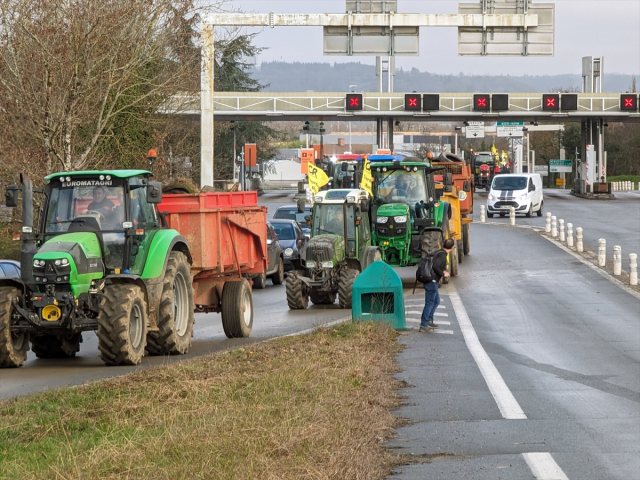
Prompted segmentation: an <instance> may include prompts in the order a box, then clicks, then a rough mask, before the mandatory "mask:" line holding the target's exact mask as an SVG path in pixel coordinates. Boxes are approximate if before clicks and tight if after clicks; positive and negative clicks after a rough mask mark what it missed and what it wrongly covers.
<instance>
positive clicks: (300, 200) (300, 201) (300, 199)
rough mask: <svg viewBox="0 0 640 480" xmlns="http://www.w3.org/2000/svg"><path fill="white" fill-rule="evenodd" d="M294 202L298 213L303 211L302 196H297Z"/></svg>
mask: <svg viewBox="0 0 640 480" xmlns="http://www.w3.org/2000/svg"><path fill="white" fill-rule="evenodd" d="M296 204H297V206H298V213H304V198H299V199H298V201H297V202H296Z"/></svg>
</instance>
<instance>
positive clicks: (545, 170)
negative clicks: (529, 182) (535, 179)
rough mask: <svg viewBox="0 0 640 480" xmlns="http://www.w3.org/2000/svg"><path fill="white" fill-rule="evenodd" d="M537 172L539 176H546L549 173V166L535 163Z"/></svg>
mask: <svg viewBox="0 0 640 480" xmlns="http://www.w3.org/2000/svg"><path fill="white" fill-rule="evenodd" d="M533 173H537V174H539V175H540V176H541V177H546V176H548V175H549V167H548V166H547V165H536V169H535V172H533Z"/></svg>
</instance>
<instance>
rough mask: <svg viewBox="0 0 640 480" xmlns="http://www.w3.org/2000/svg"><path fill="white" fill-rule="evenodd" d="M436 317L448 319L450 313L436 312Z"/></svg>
mask: <svg viewBox="0 0 640 480" xmlns="http://www.w3.org/2000/svg"><path fill="white" fill-rule="evenodd" d="M434 315H435V316H436V317H448V316H449V314H448V313H440V312H435V313H434Z"/></svg>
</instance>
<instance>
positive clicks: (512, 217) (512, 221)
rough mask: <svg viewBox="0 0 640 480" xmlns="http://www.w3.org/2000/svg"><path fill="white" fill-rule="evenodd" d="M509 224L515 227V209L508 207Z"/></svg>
mask: <svg viewBox="0 0 640 480" xmlns="http://www.w3.org/2000/svg"><path fill="white" fill-rule="evenodd" d="M509 223H510V224H511V225H515V224H516V209H515V207H510V208H509Z"/></svg>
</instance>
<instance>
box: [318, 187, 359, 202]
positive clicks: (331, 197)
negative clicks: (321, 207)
mask: <svg viewBox="0 0 640 480" xmlns="http://www.w3.org/2000/svg"><path fill="white" fill-rule="evenodd" d="M368 195H369V194H368V193H367V192H366V191H364V190H359V189H357V188H341V189H335V190H324V191H322V192H318V193H316V194H315V195H314V197H313V201H314V203H344V201H345V200H347V202H348V203H356V202H358V201H360V200H361V199H366V198H368Z"/></svg>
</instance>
